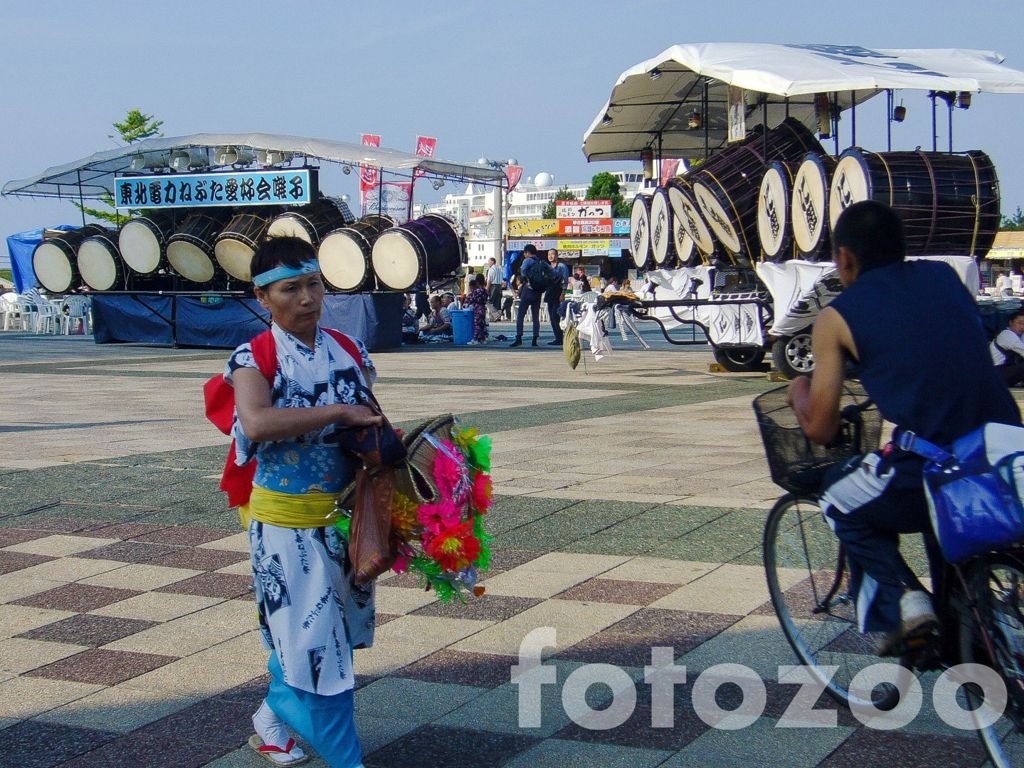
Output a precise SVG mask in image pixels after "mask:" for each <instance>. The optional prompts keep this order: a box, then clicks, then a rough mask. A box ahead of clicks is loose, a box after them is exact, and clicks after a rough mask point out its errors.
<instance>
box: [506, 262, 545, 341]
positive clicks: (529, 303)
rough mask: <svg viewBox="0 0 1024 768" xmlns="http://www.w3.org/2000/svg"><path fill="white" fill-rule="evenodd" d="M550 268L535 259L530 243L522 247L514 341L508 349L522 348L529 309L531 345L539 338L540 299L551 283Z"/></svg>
mask: <svg viewBox="0 0 1024 768" xmlns="http://www.w3.org/2000/svg"><path fill="white" fill-rule="evenodd" d="M550 275H551V266H550V265H549V264H548V263H547V262H546V261H543V260H541V259H539V258H537V248H536V247H535V246H534V245H533V244H532V243H527V244H526V245H525V246H523V263H522V264H520V265H519V278H520V280H519V308H518V309H516V340H515V341H513V342H512V343H511V344H509V346H510V347H521V346H523V319H524V318H525V317H526V310H527V309H529V310H530V313H531V315H532V319H533V344H532V346H534V347H536V346H537V340H538V339H539V338H540V299H541V296H542V295H543V293H544V291H545V289H546V288H547V286H548V285H549V284H550V282H551V277H550Z"/></svg>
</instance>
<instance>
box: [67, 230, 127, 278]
mask: <svg viewBox="0 0 1024 768" xmlns="http://www.w3.org/2000/svg"><path fill="white" fill-rule="evenodd" d="M116 239H117V234H116V233H115V232H114V231H113V230H109V231H106V232H104V233H103V234H102V235H90V236H89V237H87V238H85V240H83V241H82V244H81V245H80V246H78V258H77V261H78V273H79V274H80V275H81V276H82V282H83V283H85V284H86V285H87V286H89V288H90V289H92V290H94V291H115V290H118V289H120V288H123V287H124V277H125V274H124V262H123V261H122V259H121V254H120V252H119V251H118V250H117V243H116V242H115V241H116Z"/></svg>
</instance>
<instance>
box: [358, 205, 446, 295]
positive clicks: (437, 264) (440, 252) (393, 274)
mask: <svg viewBox="0 0 1024 768" xmlns="http://www.w3.org/2000/svg"><path fill="white" fill-rule="evenodd" d="M464 258H465V246H464V244H463V241H462V238H461V237H459V232H458V230H457V229H456V228H455V225H454V224H453V223H452V222H450V221H449V220H448V219H446V218H445V217H444V216H439V215H437V214H433V213H429V214H427V215H426V216H423V217H421V218H419V219H416V220H415V221H409V222H406V223H405V224H402V225H400V226H398V227H392V228H391V229H386V230H384V231H383V232H381V233H380V235H378V236H377V240H376V242H374V244H373V252H372V254H371V260H372V262H373V272H374V274H375V275H376V276H377V281H378V283H379V284H380V287H381V288H384V289H391V290H395V291H408V290H409V289H411V288H413V287H414V286H415V285H416V284H418V283H421V282H424V281H427V282H429V281H430V280H436V279H437V278H439V277H443V276H444V275H449V274H451V273H453V272H455V271H456V270H457V269H458V268H459V266H460V265H461V264H462V262H463V260H464Z"/></svg>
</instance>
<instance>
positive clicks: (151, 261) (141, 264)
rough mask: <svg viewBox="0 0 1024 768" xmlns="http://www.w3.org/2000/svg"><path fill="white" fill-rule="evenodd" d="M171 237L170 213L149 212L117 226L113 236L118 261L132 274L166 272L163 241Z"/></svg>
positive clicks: (172, 217) (171, 221)
mask: <svg viewBox="0 0 1024 768" xmlns="http://www.w3.org/2000/svg"><path fill="white" fill-rule="evenodd" d="M173 234H174V213H173V212H171V211H159V210H157V211H153V212H151V213H148V214H146V215H144V216H136V217H135V218H133V219H130V220H129V221H126V222H125V223H124V224H123V225H122V226H121V232H120V234H118V236H117V245H118V250H119V251H120V252H121V258H122V259H124V263H125V264H127V265H128V267H129V269H131V270H132V272H135V273H136V274H139V275H150V274H154V273H156V272H159V271H161V270H166V269H167V240H168V238H170V236H171V235H173Z"/></svg>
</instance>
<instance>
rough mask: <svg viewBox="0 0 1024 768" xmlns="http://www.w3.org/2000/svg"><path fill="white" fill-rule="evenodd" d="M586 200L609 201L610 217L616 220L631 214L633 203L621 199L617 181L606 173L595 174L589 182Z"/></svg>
mask: <svg viewBox="0 0 1024 768" xmlns="http://www.w3.org/2000/svg"><path fill="white" fill-rule="evenodd" d="M587 200H611V201H612V216H615V217H617V218H628V217H629V215H630V214H631V213H632V210H631V209H632V205H633V202H632V201H631V200H630V201H626V200H623V199H622V193H621V192H619V180H618V179H616V178H615V176H613V175H612V174H610V173H608V172H607V171H604V172H602V173H598V174H596V175H595V176H594V178H592V179H591V180H590V188H589V189H588V190H587Z"/></svg>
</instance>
